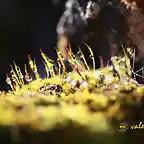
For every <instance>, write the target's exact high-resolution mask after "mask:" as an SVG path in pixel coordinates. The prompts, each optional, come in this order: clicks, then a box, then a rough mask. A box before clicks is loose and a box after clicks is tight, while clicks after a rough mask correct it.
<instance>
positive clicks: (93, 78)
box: [0, 46, 144, 144]
mask: <svg viewBox="0 0 144 144" xmlns="http://www.w3.org/2000/svg"><path fill="white" fill-rule="evenodd" d="M87 47H88V46H87ZM88 50H89V52H90V56H91V58H92V61H93V65H95V61H94V56H93V53H92V51H91V48H90V47H88ZM40 51H41V55H42V58H43V63H44V65H45V72H46V74H47V77H46V78H45V79H41V77H40V75H39V73H38V70H37V65H36V63H35V61H34V60H32V59H31V57H30V55H29V56H28V58H29V66H30V70H31V71H30V72H28V71H29V70H28V69H27V66H26V65H25V74H23V73H22V72H21V70H20V68H19V67H18V66H17V65H16V64H15V63H14V67H13V66H11V72H10V74H6V82H7V83H8V84H9V86H10V87H11V90H10V91H8V92H7V93H5V92H1V93H0V132H1V134H0V143H2V144H3V143H20V144H25V143H28V144H32V143H36V144H45V143H50V144H53V143H54V144H96V143H97V144H106V143H111V144H127V143H130V142H131V143H135V144H136V143H138V144H141V143H143V130H144V126H143V127H142V123H143V119H144V109H143V108H144V87H143V86H142V85H139V84H138V83H137V82H136V81H135V80H134V79H133V78H132V72H133V71H132V68H131V64H130V59H129V58H128V56H127V53H126V52H125V51H124V57H117V56H114V57H112V58H111V61H112V64H111V65H108V66H107V67H104V68H100V69H95V67H93V69H90V68H89V66H88V64H87V62H86V60H85V58H84V55H83V53H82V52H81V50H80V51H79V53H81V59H82V61H83V63H84V65H83V66H82V65H81V62H79V61H78V60H76V59H75V56H74V55H73V53H72V52H71V56H70V58H69V62H70V64H71V65H72V68H73V70H74V71H73V72H70V73H67V72H66V66H65V64H64V63H63V58H62V56H61V53H60V52H59V51H57V55H58V60H57V63H58V65H59V67H56V65H55V63H54V62H53V61H52V60H50V59H49V58H48V57H47V56H46V55H45V54H44V53H43V52H42V50H40ZM32 73H33V74H34V75H35V79H34V80H33V79H32V77H31V74H32ZM140 122H141V123H140ZM139 123H140V124H141V125H139ZM135 125H136V126H135ZM131 126H135V129H132V128H131Z"/></svg>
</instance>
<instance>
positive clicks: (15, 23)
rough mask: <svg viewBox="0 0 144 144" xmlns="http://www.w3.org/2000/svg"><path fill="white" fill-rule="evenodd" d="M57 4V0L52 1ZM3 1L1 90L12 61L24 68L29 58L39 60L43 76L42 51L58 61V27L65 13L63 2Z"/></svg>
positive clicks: (0, 0)
mask: <svg viewBox="0 0 144 144" xmlns="http://www.w3.org/2000/svg"><path fill="white" fill-rule="evenodd" d="M53 2H55V3H57V2H59V1H58V0H55V1H53ZM53 2H52V1H51V0H0V88H6V87H7V84H6V82H5V73H7V72H9V71H10V67H9V65H10V64H12V63H13V60H15V62H16V63H17V65H19V66H20V67H21V68H23V67H24V63H27V64H28V59H27V55H28V54H31V57H32V58H36V62H37V64H38V65H39V68H40V73H41V74H43V71H44V70H43V69H42V62H41V57H40V52H39V49H40V48H42V50H43V51H44V52H45V53H46V54H47V55H48V56H50V57H51V58H53V59H55V58H56V55H55V51H54V47H55V46H56V25H57V22H58V20H59V17H60V16H61V14H62V13H63V8H64V1H62V0H61V3H58V4H54V3H53Z"/></svg>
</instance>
